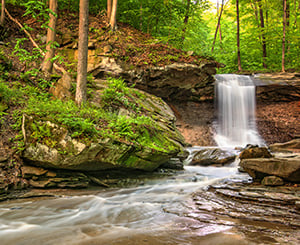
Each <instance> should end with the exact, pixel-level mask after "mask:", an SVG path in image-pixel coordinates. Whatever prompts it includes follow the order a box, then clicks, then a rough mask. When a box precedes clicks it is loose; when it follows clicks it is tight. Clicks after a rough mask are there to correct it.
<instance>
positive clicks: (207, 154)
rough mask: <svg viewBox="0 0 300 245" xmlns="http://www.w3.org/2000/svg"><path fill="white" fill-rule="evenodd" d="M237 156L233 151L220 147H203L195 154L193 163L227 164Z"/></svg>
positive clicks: (203, 164)
mask: <svg viewBox="0 0 300 245" xmlns="http://www.w3.org/2000/svg"><path fill="white" fill-rule="evenodd" d="M235 158H236V154H235V153H233V152H229V151H225V150H222V149H220V148H203V149H201V150H199V151H197V153H196V154H195V156H194V158H193V160H192V162H191V165H202V166H208V165H215V164H216V165H225V164H229V163H232V162H233V161H234V160H235Z"/></svg>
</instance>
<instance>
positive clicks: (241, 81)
mask: <svg viewBox="0 0 300 245" xmlns="http://www.w3.org/2000/svg"><path fill="white" fill-rule="evenodd" d="M217 79H218V85H217V94H218V96H219V99H218V107H219V109H218V110H219V123H218V125H217V136H216V141H217V142H218V144H219V146H221V147H233V146H244V145H246V144H248V143H251V144H261V143H262V140H261V138H260V137H259V135H258V133H257V131H256V127H255V98H253V96H254V90H255V88H254V86H253V84H252V82H251V80H250V79H249V77H246V76H235V75H234V76H233V75H222V76H220V75H218V76H217ZM188 150H189V151H190V158H189V159H187V161H189V160H191V157H192V156H193V153H194V152H195V151H196V150H197V148H191V149H188ZM248 179H249V176H248V175H247V174H241V173H239V172H238V171H237V168H236V167H235V166H234V164H233V165H231V166H228V167H219V168H218V167H200V166H185V169H184V170H183V171H179V172H177V173H176V174H174V175H172V176H169V177H163V178H160V179H154V178H153V179H148V180H145V181H144V184H143V185H139V186H135V187H128V188H109V189H98V190H86V191H75V193H74V191H69V192H66V193H64V196H59V197H55V198H53V197H48V198H47V197H43V198H31V199H20V200H14V201H6V202H2V203H0V244H1V245H40V244H43V245H47V244H49V245H52V244H55V245H56V244H63V245H71V244H72V245H74V244H97V245H98V244H101V245H102V244H105V245H115V244H122V245H135V244H136V245H140V244H144V245H150V244H151V245H162V244H181V245H187V244H190V245H196V244H197V245H198V244H200V245H201V244H205V245H210V244H214V245H218V244H220V245H221V244H222V245H226V244H228V245H229V244H231V245H232V244H237V245H241V244H242V245H243V244H246V245H248V244H274V243H273V242H276V240H274V239H273V236H275V234H277V236H279V235H278V234H279V233H278V232H279V231H278V229H286V227H281V228H278V227H279V226H278V225H276V227H277V228H276V229H275V228H274V227H273V226H272V225H271V227H270V225H269V224H265V223H264V222H256V223H255V224H252V223H249V222H250V221H247V220H248V219H245V218H242V219H240V218H237V217H240V216H238V215H237V213H234V212H233V213H230V212H231V211H230V210H234V207H235V206H236V205H235V203H234V200H231V198H229V200H226V205H227V206H222V203H223V202H224V199H223V200H222V199H220V198H218V197H213V199H212V198H211V197H212V196H214V194H213V192H214V191H211V190H210V191H209V192H207V193H206V190H209V186H210V185H212V184H218V183H220V182H222V181H224V180H230V181H231V182H232V183H234V182H236V183H237V182H243V181H248ZM230 188H231V186H230V185H229V190H225V192H224V191H223V192H222V193H225V194H226V195H227V194H228V193H229V194H230ZM200 190H202V193H203V195H202V196H201V195H200V194H199V200H201V201H198V203H197V202H196V201H195V200H196V199H197V198H195V197H194V198H193V193H195V192H197V191H200ZM216 190H217V189H216ZM219 193H221V192H220V191H219ZM222 193H221V194H222ZM206 194H207V195H208V197H207V198H206ZM209 195H211V197H209ZM222 195H223V194H222ZM247 204H248V203H247V202H246V207H245V208H244V209H243V211H242V212H244V213H243V214H242V217H247V216H248V215H251V214H247V210H248V208H249V207H250V206H247ZM213 205H214V207H212V206H213ZM224 207H225V209H224ZM199 208H201V210H202V211H201V210H200V209H199ZM222 208H223V209H224V210H225V211H226V209H227V210H228V212H227V213H226V212H225V213H226V214H222V212H223V211H222ZM258 209H261V207H259V208H258ZM199 210H200V211H199ZM212 210H216V211H217V210H219V211H220V212H219V213H218V214H216V213H214V211H212ZM240 210H241V209H240ZM206 211H207V212H206ZM237 212H241V211H237ZM262 212H264V211H262ZM243 215H244V216H243ZM230 217H231V219H230ZM232 217H235V218H232ZM253 223H254V222H253ZM245 224H247V227H250V228H247V229H246V230H242V229H240V228H238V227H245ZM266 230H267V231H268V232H269V233H268V234H269V235H268V236H264V235H263V234H265V233H264V232H265V231H266ZM291 231H292V230H291V229H290V228H289V229H287V230H286V231H285V233H282V234H281V233H280V234H281V238H282V237H283V240H284V239H285V237H287V236H289V235H287V234H291V233H290V232H291ZM260 241H263V242H260ZM275 244H278V243H275ZM285 244H290V243H285ZM294 244H297V242H295V243H294Z"/></svg>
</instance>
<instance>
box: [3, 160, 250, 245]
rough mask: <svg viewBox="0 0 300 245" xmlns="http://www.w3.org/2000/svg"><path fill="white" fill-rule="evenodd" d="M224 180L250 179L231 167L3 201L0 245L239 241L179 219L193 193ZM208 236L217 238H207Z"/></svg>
mask: <svg viewBox="0 0 300 245" xmlns="http://www.w3.org/2000/svg"><path fill="white" fill-rule="evenodd" d="M224 178H226V179H228V178H233V179H236V180H237V179H239V180H243V179H247V178H249V177H248V176H247V175H245V174H239V173H238V172H237V169H236V168H234V167H222V168H216V167H199V166H186V167H185V170H184V171H180V172H179V173H178V174H176V175H174V176H171V177H164V178H162V179H155V180H147V181H145V183H144V185H141V186H137V187H131V188H119V189H106V190H97V191H95V193H92V194H91V193H90V192H89V193H88V194H80V195H77V196H65V197H59V198H33V199H22V200H13V201H6V202H2V203H0V241H1V242H0V244H2V245H5V244H9V245H12V244H13V245H19V244H22V245H23V244H24V245H27V244H30V245H35V244H44V245H45V244H123V245H124V244H202V243H199V241H200V240H201V241H203V239H204V238H205V239H208V240H210V241H213V240H216V239H217V240H218V239H219V240H220V241H222V243H217V242H214V243H213V244H224V239H229V240H230V241H233V240H232V239H233V238H232V239H231V236H234V239H237V240H239V239H240V237H236V236H237V235H236V234H232V233H231V231H230V230H231V229H230V228H231V227H230V226H224V225H213V226H210V225H207V227H202V228H198V227H197V221H196V220H193V219H191V218H188V217H185V216H184V215H183V214H184V210H185V209H187V205H186V203H187V202H188V200H189V199H190V198H191V194H192V193H193V192H195V191H197V190H199V189H201V188H204V187H207V186H208V185H209V184H213V183H215V182H217V181H220V180H222V179H224ZM181 214H182V215H181ZM211 234H215V235H214V236H213V238H211V239H209V237H207V236H209V235H211ZM200 238H201V239H200ZM205 239H204V240H205ZM203 244H210V243H203ZM231 244H232V242H231Z"/></svg>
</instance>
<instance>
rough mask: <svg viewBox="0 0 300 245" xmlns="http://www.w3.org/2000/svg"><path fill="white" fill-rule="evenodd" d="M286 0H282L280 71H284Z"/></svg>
mask: <svg viewBox="0 0 300 245" xmlns="http://www.w3.org/2000/svg"><path fill="white" fill-rule="evenodd" d="M286 1H287V0H283V35H282V59H281V71H282V72H285V36H286V21H287V5H286Z"/></svg>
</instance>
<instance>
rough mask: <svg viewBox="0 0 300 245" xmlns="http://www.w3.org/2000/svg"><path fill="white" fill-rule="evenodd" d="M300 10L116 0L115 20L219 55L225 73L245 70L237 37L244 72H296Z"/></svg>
mask: <svg viewBox="0 0 300 245" xmlns="http://www.w3.org/2000/svg"><path fill="white" fill-rule="evenodd" d="M108 2H112V1H108V0H89V13H90V14H93V15H95V16H97V15H102V14H106V11H107V4H108ZM6 4H14V5H23V6H25V7H26V8H27V12H30V13H31V14H37V15H38V14H40V13H42V12H43V11H44V13H45V11H46V12H47V8H48V1H46V0H42V1H41V0H6ZM237 6H239V11H237ZM42 8H44V10H42ZM58 9H59V10H68V11H70V12H73V13H75V14H76V13H77V14H79V1H78V0H58ZM299 13H300V0H247V1H246V0H226V1H225V0H214V1H208V0H195V1H191V0H123V1H118V2H117V15H116V19H117V23H118V22H123V23H127V24H129V25H131V26H133V27H134V28H136V29H139V30H141V31H142V32H144V33H149V34H151V35H152V36H154V37H155V38H157V39H159V40H161V41H162V42H165V43H169V44H171V45H173V46H174V47H176V48H180V49H182V50H184V51H193V52H194V53H195V54H198V55H202V56H207V57H212V58H214V59H215V60H216V61H218V62H220V63H223V64H225V65H226V67H225V68H222V69H220V70H219V72H222V73H224V72H236V71H238V70H240V69H239V68H238V55H237V54H238V47H237V41H239V46H240V47H239V50H240V59H241V68H242V69H243V71H251V72H253V71H282V70H287V71H296V70H299V68H300V66H299V64H300V55H299V49H300V32H299V30H300V28H299V25H300V19H299ZM238 18H239V22H238V23H239V35H237V19H238ZM116 25H117V24H116ZM283 56H284V57H283ZM283 58H284V59H283ZM283 66H284V69H283Z"/></svg>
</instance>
